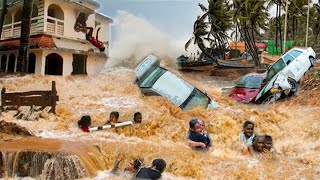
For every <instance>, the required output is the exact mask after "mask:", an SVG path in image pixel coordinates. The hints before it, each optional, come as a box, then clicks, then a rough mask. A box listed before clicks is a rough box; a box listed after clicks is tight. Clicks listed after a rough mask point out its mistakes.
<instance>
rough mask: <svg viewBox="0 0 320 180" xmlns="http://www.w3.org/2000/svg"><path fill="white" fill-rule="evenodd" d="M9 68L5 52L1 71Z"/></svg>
mask: <svg viewBox="0 0 320 180" xmlns="http://www.w3.org/2000/svg"><path fill="white" fill-rule="evenodd" d="M6 68H7V56H6V55H5V54H4V55H2V57H1V71H2V72H5V71H6Z"/></svg>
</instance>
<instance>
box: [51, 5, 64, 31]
mask: <svg viewBox="0 0 320 180" xmlns="http://www.w3.org/2000/svg"><path fill="white" fill-rule="evenodd" d="M47 32H48V33H50V34H55V35H59V36H63V35H64V13H63V10H62V9H61V8H60V7H59V6H58V5H56V4H51V5H50V6H49V7H48V17H47Z"/></svg>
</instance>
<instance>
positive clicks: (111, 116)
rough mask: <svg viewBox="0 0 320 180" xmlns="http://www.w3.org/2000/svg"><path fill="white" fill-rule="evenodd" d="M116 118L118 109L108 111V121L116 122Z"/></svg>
mask: <svg viewBox="0 0 320 180" xmlns="http://www.w3.org/2000/svg"><path fill="white" fill-rule="evenodd" d="M118 119H119V112H118V111H112V112H111V113H110V116H109V121H110V122H112V123H117V122H118Z"/></svg>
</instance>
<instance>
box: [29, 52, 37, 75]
mask: <svg viewBox="0 0 320 180" xmlns="http://www.w3.org/2000/svg"><path fill="white" fill-rule="evenodd" d="M36 60H37V57H36V55H35V54H34V53H30V54H29V62H28V73H34V72H35V69H36Z"/></svg>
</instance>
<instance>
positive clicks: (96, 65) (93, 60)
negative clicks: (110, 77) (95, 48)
mask: <svg viewBox="0 0 320 180" xmlns="http://www.w3.org/2000/svg"><path fill="white" fill-rule="evenodd" d="M106 63H107V61H106V59H105V58H103V57H100V56H97V55H89V56H88V58H87V73H88V74H96V73H99V72H101V70H102V69H103V68H104V67H105V65H106Z"/></svg>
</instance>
